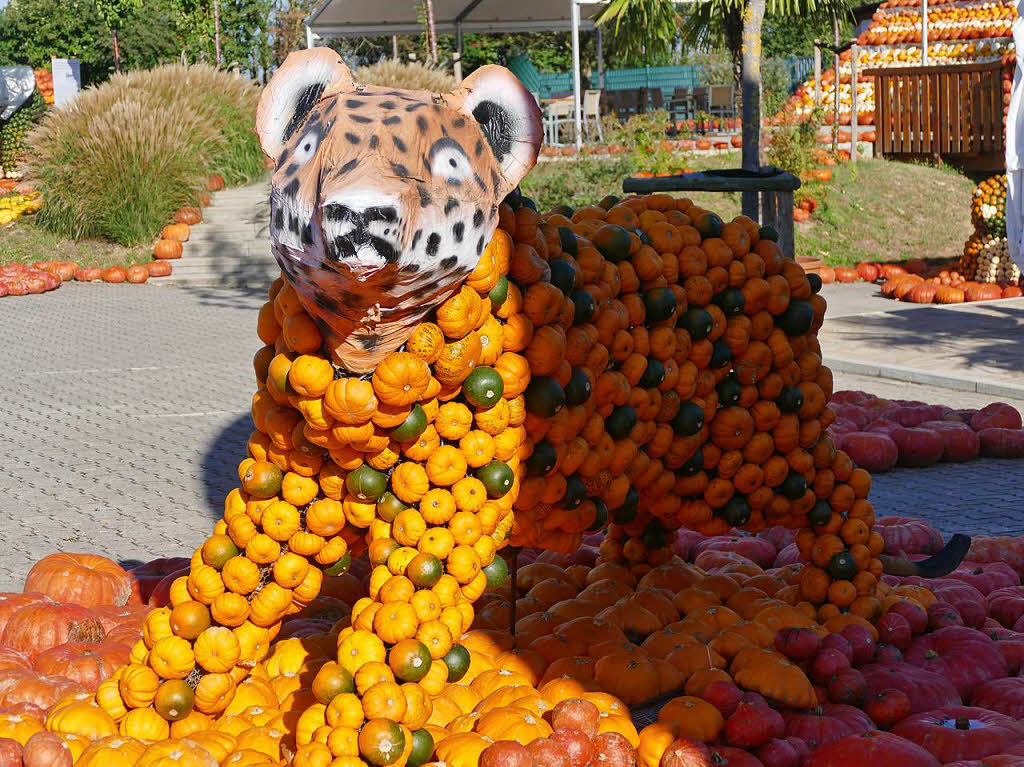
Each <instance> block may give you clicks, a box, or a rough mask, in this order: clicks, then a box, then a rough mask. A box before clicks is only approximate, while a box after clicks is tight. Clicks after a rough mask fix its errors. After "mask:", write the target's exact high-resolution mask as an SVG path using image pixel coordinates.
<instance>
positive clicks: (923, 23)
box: [921, 0, 928, 67]
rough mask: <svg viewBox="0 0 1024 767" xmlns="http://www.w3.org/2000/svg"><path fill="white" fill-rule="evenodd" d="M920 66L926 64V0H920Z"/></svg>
mask: <svg viewBox="0 0 1024 767" xmlns="http://www.w3.org/2000/svg"><path fill="white" fill-rule="evenodd" d="M921 66H924V67H926V66H928V0H921Z"/></svg>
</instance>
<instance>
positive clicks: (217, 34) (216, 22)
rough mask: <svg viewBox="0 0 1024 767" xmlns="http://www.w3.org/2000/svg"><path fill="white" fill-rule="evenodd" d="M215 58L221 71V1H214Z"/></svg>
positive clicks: (216, 64)
mask: <svg viewBox="0 0 1024 767" xmlns="http://www.w3.org/2000/svg"><path fill="white" fill-rule="evenodd" d="M213 57H214V62H215V66H216V67H217V68H218V69H220V0H213Z"/></svg>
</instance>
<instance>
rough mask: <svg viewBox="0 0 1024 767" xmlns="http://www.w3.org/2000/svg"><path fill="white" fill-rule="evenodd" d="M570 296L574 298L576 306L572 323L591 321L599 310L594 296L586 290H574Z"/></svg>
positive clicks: (573, 301) (580, 323)
mask: <svg viewBox="0 0 1024 767" xmlns="http://www.w3.org/2000/svg"><path fill="white" fill-rule="evenodd" d="M569 297H570V298H571V299H572V303H573V306H575V307H576V308H575V311H574V312H573V315H572V324H573V325H583V324H585V323H587V322H590V320H591V319H592V318H593V316H594V312H595V311H596V310H597V304H595V303H594V297H593V296H592V295H590V293H589V292H587V291H586V290H574V291H573V292H572V293H571V294H570V296H569Z"/></svg>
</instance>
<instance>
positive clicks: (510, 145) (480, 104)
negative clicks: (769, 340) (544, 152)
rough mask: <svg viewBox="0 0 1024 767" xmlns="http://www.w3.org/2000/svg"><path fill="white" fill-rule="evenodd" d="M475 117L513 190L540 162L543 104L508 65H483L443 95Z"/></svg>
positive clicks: (449, 104)
mask: <svg viewBox="0 0 1024 767" xmlns="http://www.w3.org/2000/svg"><path fill="white" fill-rule="evenodd" d="M441 99H442V100H443V101H444V103H445V104H447V105H448V106H449V107H451V108H452V109H454V110H456V111H457V112H462V113H463V114H465V115H467V116H469V117H472V118H473V119H474V120H476V122H477V124H478V125H479V126H480V130H482V131H483V134H484V136H486V138H487V143H489V144H490V145H491V151H493V152H494V156H495V158H496V159H497V160H498V164H499V165H500V166H501V172H502V175H503V176H504V178H505V182H506V183H507V185H508V188H507V189H506V190H505V191H510V190H512V189H514V188H515V187H516V185H518V184H519V182H520V181H521V180H522V178H523V177H524V176H525V175H526V174H527V173H529V172H530V169H531V168H533V166H534V165H535V164H536V162H537V154H538V153H539V152H540V145H541V141H542V138H543V131H542V129H541V116H540V107H539V106H537V101H536V99H534V97H533V95H532V94H531V93H530V92H529V91H528V90H526V88H524V87H523V84H522V83H521V82H520V81H519V78H518V77H516V76H515V75H514V74H512V73H511V72H510V71H509V70H507V69H505V67H499V66H494V65H489V66H485V67H480V68H479V69H477V70H476V71H475V72H473V74H471V75H470V76H469V77H467V78H466V79H465V80H463V81H462V85H461V86H459V87H458V88H456V89H455V90H454V91H452V92H451V93H448V94H445V95H443V96H442V97H441Z"/></svg>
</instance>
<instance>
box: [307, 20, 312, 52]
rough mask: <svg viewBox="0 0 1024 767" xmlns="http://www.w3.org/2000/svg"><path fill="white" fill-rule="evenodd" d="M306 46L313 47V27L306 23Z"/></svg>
mask: <svg viewBox="0 0 1024 767" xmlns="http://www.w3.org/2000/svg"><path fill="white" fill-rule="evenodd" d="M306 47H307V48H312V47H313V28H312V27H311V26H309V24H307V25H306Z"/></svg>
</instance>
